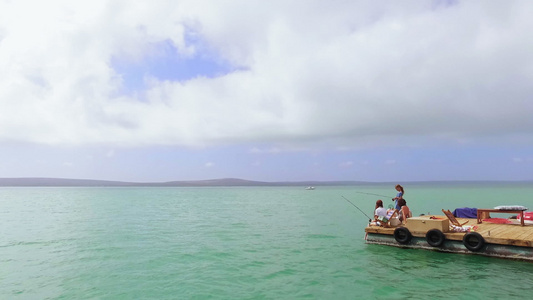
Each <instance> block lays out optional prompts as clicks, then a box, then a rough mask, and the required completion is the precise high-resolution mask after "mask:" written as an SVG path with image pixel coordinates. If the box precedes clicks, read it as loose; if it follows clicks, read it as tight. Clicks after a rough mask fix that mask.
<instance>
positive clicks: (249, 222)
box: [0, 185, 533, 299]
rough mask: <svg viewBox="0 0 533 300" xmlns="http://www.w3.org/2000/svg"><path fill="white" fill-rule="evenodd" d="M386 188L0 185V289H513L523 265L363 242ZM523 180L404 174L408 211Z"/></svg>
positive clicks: (516, 192)
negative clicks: (486, 182)
mask: <svg viewBox="0 0 533 300" xmlns="http://www.w3.org/2000/svg"><path fill="white" fill-rule="evenodd" d="M364 193H374V194H381V195H389V196H388V198H386V197H382V198H383V199H384V200H386V201H384V202H385V203H386V204H389V202H390V203H392V201H390V198H392V197H393V196H394V194H395V191H394V189H393V187H392V186H391V187H388V186H387V187H384V186H364V187H359V186H355V187H318V188H317V189H316V190H314V191H306V190H304V189H303V187H301V188H300V187H281V188H279V187H275V188H263V187H261V188H259V187H257V188H256V187H254V188H0V299H302V298H308V299H448V298H450V299H525V298H529V297H525V296H524V295H525V294H531V292H533V264H532V263H525V262H517V261H510V260H502V259H495V258H486V257H480V256H471V255H457V254H446V253H438V252H432V251H424V250H406V249H400V248H395V247H387V246H378V245H366V244H365V243H364V240H363V238H364V227H365V226H366V224H367V218H366V217H365V216H364V215H363V214H362V213H361V212H359V211H358V210H357V209H356V208H354V207H353V206H351V205H350V204H349V203H348V202H347V201H345V200H344V199H343V198H342V196H345V197H347V198H348V199H350V200H351V201H352V202H353V203H355V204H356V205H357V206H359V207H360V208H361V209H363V210H364V211H365V212H366V213H367V214H368V215H371V214H372V211H373V207H374V203H375V200H376V199H378V198H379V197H377V196H374V195H368V194H364ZM531 195H533V186H531V185H513V186H433V187H431V186H406V195H405V197H406V199H407V202H408V205H409V206H410V208H411V210H412V211H413V214H414V215H418V214H420V213H428V212H429V213H437V212H439V211H440V209H442V208H445V209H450V210H453V209H455V208H457V207H493V206H496V205H504V204H520V205H525V206H528V207H530V208H531V209H533V201H532V200H531Z"/></svg>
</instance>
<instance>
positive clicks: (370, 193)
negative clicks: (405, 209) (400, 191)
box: [356, 192, 390, 198]
mask: <svg viewBox="0 0 533 300" xmlns="http://www.w3.org/2000/svg"><path fill="white" fill-rule="evenodd" d="M356 193H359V194H367V195H372V196H380V197H387V198H388V197H390V196H386V195H380V194H372V193H365V192H356Z"/></svg>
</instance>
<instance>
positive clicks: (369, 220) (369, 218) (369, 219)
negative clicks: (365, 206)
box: [341, 196, 372, 222]
mask: <svg viewBox="0 0 533 300" xmlns="http://www.w3.org/2000/svg"><path fill="white" fill-rule="evenodd" d="M341 197H342V198H344V200H346V201H348V202H349V203H350V204H351V205H353V206H355V208H357V209H358V210H359V211H360V212H362V213H363V215H365V216H366V217H367V218H368V222H372V218H371V217H369V216H368V215H367V214H365V212H364V211H362V210H361V209H360V208H359V207H357V205H355V204H353V203H352V201H350V200H348V199H346V197H344V196H341Z"/></svg>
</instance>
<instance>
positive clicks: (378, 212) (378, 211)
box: [374, 207, 387, 217]
mask: <svg viewBox="0 0 533 300" xmlns="http://www.w3.org/2000/svg"><path fill="white" fill-rule="evenodd" d="M374 215H375V216H378V217H386V216H387V209H385V208H383V207H378V208H376V211H375V212H374Z"/></svg>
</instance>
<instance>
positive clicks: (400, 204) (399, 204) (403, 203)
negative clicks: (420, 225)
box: [398, 198, 407, 207]
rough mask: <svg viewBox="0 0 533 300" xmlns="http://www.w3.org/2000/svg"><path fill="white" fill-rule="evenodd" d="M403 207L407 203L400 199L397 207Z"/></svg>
mask: <svg viewBox="0 0 533 300" xmlns="http://www.w3.org/2000/svg"><path fill="white" fill-rule="evenodd" d="M404 205H407V202H406V201H405V199H403V198H402V199H400V200H398V206H399V207H402V206H404Z"/></svg>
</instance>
